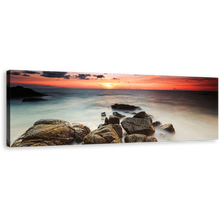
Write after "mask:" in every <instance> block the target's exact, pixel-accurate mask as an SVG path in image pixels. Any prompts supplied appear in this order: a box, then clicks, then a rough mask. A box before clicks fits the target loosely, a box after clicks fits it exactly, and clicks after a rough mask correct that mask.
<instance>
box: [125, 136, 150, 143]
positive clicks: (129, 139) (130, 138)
mask: <svg viewBox="0 0 220 220" xmlns="http://www.w3.org/2000/svg"><path fill="white" fill-rule="evenodd" d="M146 138H147V136H146V135H144V134H130V135H127V136H126V137H125V142H126V143H132V142H145V141H146Z"/></svg>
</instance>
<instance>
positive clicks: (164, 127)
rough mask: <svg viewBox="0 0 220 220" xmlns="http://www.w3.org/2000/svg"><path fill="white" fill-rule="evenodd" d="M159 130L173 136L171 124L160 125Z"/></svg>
mask: <svg viewBox="0 0 220 220" xmlns="http://www.w3.org/2000/svg"><path fill="white" fill-rule="evenodd" d="M160 128H161V129H162V130H164V131H167V132H169V133H172V134H175V129H174V127H173V125H172V124H164V125H161V126H160Z"/></svg>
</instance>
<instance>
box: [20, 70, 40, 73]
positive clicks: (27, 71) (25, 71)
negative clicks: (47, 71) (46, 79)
mask: <svg viewBox="0 0 220 220" xmlns="http://www.w3.org/2000/svg"><path fill="white" fill-rule="evenodd" d="M22 73H27V74H40V72H37V71H31V70H23V71H22Z"/></svg>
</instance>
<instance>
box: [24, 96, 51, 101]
mask: <svg viewBox="0 0 220 220" xmlns="http://www.w3.org/2000/svg"><path fill="white" fill-rule="evenodd" d="M38 101H47V99H44V98H34V97H32V98H25V99H23V100H22V102H38Z"/></svg>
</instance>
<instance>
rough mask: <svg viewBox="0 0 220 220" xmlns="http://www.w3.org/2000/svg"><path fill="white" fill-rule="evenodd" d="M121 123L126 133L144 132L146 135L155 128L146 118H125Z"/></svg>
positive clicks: (150, 133)
mask: <svg viewBox="0 0 220 220" xmlns="http://www.w3.org/2000/svg"><path fill="white" fill-rule="evenodd" d="M121 125H122V127H123V128H124V129H125V131H126V132H127V133H128V134H145V135H147V136H148V135H152V134H153V133H154V132H155V128H154V127H153V125H152V124H151V122H150V121H149V120H148V119H147V118H125V119H124V120H123V121H122V122H121Z"/></svg>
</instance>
